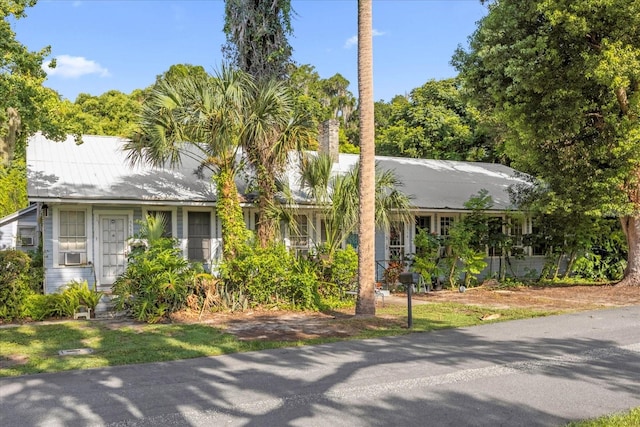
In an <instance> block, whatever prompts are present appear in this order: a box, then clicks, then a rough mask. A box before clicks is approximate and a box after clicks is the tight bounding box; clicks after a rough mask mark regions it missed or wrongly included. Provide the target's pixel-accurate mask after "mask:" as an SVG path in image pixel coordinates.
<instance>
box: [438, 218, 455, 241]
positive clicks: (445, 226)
mask: <svg viewBox="0 0 640 427" xmlns="http://www.w3.org/2000/svg"><path fill="white" fill-rule="evenodd" d="M454 221H455V218H454V217H452V216H441V217H440V235H441V236H448V235H449V229H450V228H451V227H453V222H454Z"/></svg>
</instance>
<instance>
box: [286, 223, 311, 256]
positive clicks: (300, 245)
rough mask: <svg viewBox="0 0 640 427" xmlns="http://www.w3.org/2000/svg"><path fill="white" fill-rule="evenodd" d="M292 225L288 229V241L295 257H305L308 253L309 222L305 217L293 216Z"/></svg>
mask: <svg viewBox="0 0 640 427" xmlns="http://www.w3.org/2000/svg"><path fill="white" fill-rule="evenodd" d="M293 221H294V224H292V227H291V228H290V230H291V231H290V236H289V241H290V242H291V248H292V249H294V250H295V253H296V255H306V254H307V253H308V252H309V222H308V218H307V216H306V215H295V216H294V217H293Z"/></svg>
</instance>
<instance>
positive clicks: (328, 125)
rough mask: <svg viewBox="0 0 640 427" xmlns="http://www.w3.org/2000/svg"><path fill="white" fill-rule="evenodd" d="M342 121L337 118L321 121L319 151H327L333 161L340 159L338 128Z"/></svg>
mask: <svg viewBox="0 0 640 427" xmlns="http://www.w3.org/2000/svg"><path fill="white" fill-rule="evenodd" d="M339 126H340V123H339V122H338V120H336V119H329V120H325V121H324V122H322V123H320V132H319V142H320V146H319V148H318V152H320V153H327V154H329V156H330V157H331V161H333V162H337V161H338V145H339V143H338V129H339Z"/></svg>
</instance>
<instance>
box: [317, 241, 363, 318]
mask: <svg viewBox="0 0 640 427" xmlns="http://www.w3.org/2000/svg"><path fill="white" fill-rule="evenodd" d="M321 249H322V248H321ZM320 253H321V255H319V256H318V260H317V264H316V265H317V268H318V274H319V276H320V278H321V279H320V284H319V286H318V293H319V294H320V297H321V298H322V300H323V306H326V305H329V306H330V307H335V306H340V305H342V304H339V302H340V301H341V300H342V299H344V297H345V292H346V291H348V290H352V289H355V288H356V286H357V279H358V253H357V252H356V250H355V249H353V247H352V246H350V245H349V246H347V248H346V249H336V250H335V251H334V253H333V258H332V259H330V258H327V257H326V256H325V255H323V254H322V252H320Z"/></svg>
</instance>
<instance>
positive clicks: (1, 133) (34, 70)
mask: <svg viewBox="0 0 640 427" xmlns="http://www.w3.org/2000/svg"><path fill="white" fill-rule="evenodd" d="M35 4H36V0H0V50H1V52H2V55H0V155H1V157H2V163H3V164H4V165H9V164H10V162H11V160H12V159H13V157H14V155H15V154H17V155H18V156H19V157H22V156H23V155H24V144H25V141H26V139H27V137H28V136H30V135H32V134H33V133H35V132H37V131H42V132H43V133H45V134H46V135H47V136H48V137H50V138H53V139H61V138H62V137H63V133H64V132H62V131H61V129H60V127H59V126H58V125H59V121H58V120H57V118H56V117H55V114H56V108H55V107H56V105H57V103H58V102H59V97H58V94H57V93H56V92H54V91H53V90H51V89H48V88H45V87H43V86H42V83H43V82H44V80H45V78H46V73H45V71H44V70H43V69H42V64H43V62H44V59H45V58H46V56H47V55H49V53H50V52H51V49H50V47H48V46H47V47H44V48H42V49H41V50H39V51H37V52H31V51H29V49H28V48H27V47H26V46H24V45H23V44H22V43H20V42H19V41H18V40H16V34H15V32H14V31H13V29H12V28H11V23H10V20H11V19H21V18H24V17H25V16H26V13H25V9H27V8H28V7H32V6H34V5H35ZM52 65H53V66H55V62H54V63H53V64H52Z"/></svg>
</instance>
